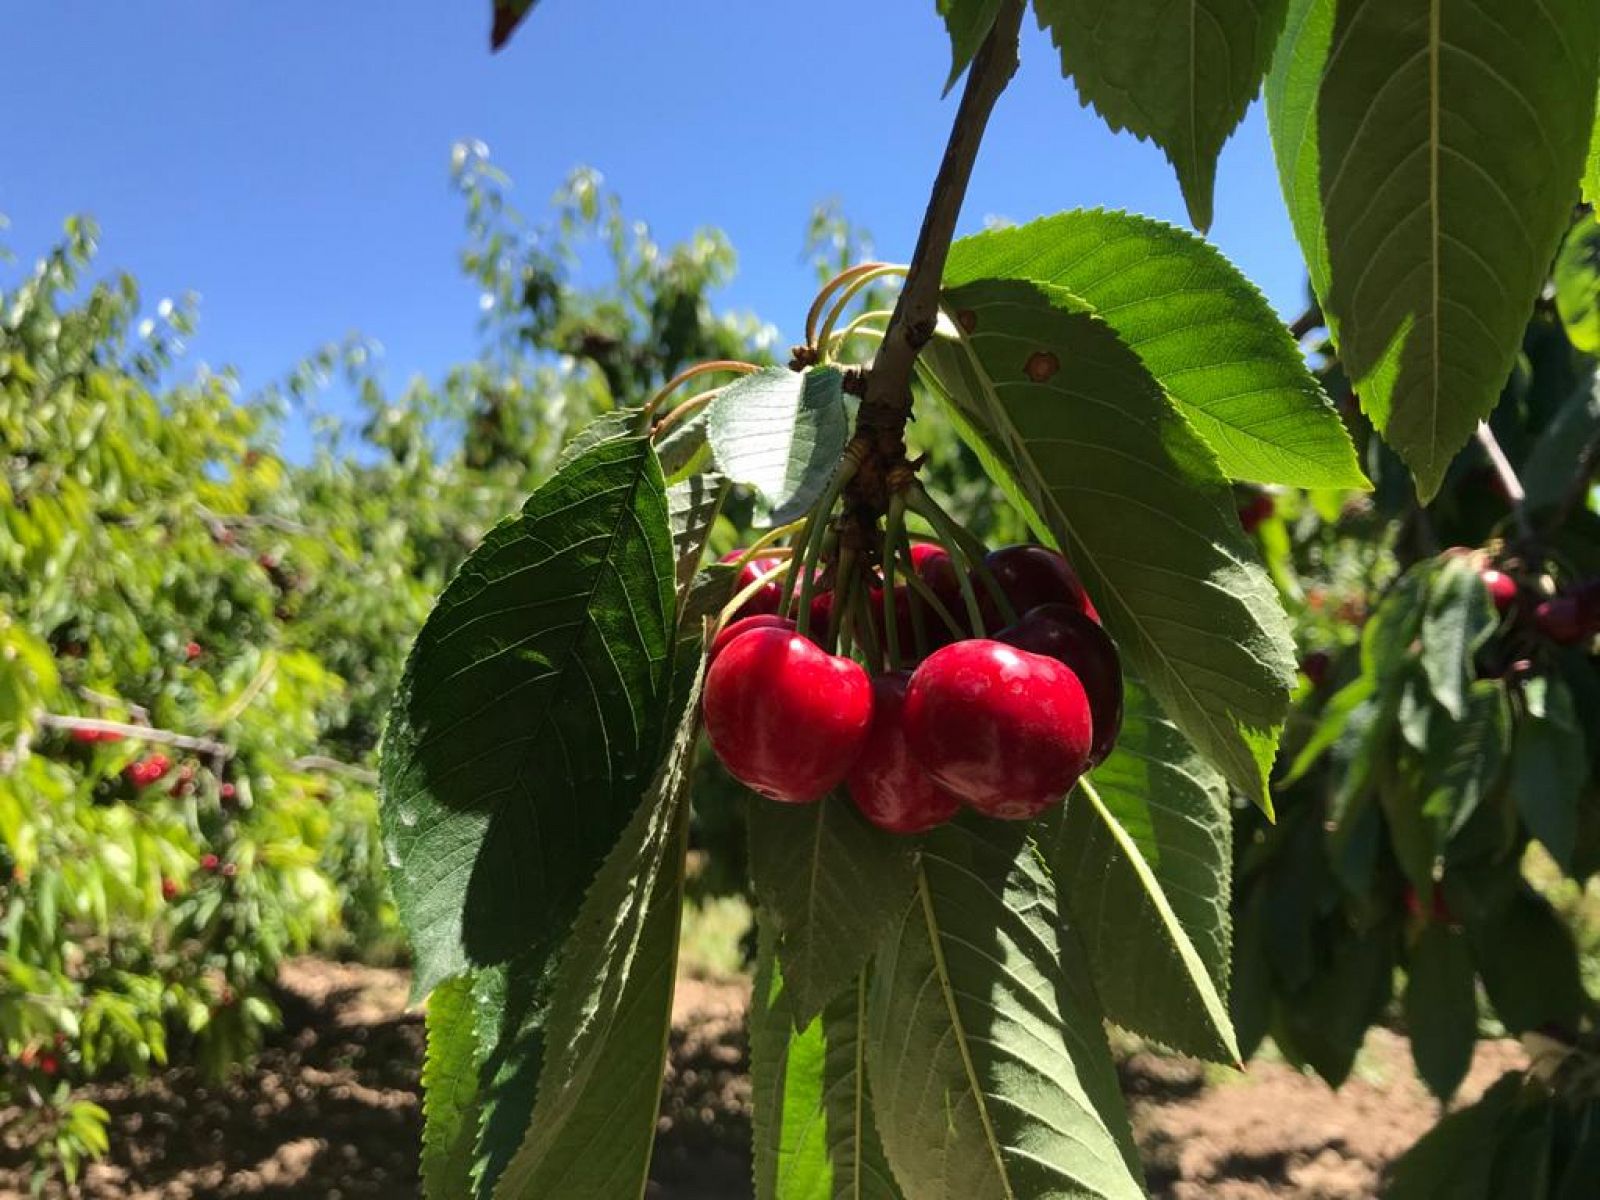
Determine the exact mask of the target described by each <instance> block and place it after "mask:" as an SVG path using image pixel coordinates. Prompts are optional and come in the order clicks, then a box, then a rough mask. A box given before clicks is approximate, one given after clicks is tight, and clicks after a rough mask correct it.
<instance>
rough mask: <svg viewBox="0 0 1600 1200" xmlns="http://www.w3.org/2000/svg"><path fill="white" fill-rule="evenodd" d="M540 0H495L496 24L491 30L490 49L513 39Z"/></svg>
mask: <svg viewBox="0 0 1600 1200" xmlns="http://www.w3.org/2000/svg"><path fill="white" fill-rule="evenodd" d="M538 2H539V0H494V26H493V28H492V29H491V30H490V32H489V49H491V50H498V49H500V47H501V46H504V45H505V44H506V43H507V42H509V41H510V40H511V35H512V34H513V33H515V32H516V31H517V26H518V25H521V24H522V22H523V19H524V18H525V17H527V15H528V14H529V13H530V12H532V11H533V6H534V5H535V4H537V3H538Z"/></svg>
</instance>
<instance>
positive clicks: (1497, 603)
mask: <svg viewBox="0 0 1600 1200" xmlns="http://www.w3.org/2000/svg"><path fill="white" fill-rule="evenodd" d="M1478 578H1480V579H1482V580H1483V586H1484V587H1486V588H1488V589H1489V599H1491V600H1493V601H1494V607H1495V610H1496V611H1497V612H1505V611H1506V610H1507V609H1509V608H1510V607H1511V606H1512V605H1513V604H1515V603H1516V602H1517V582H1516V580H1514V579H1512V578H1511V576H1509V575H1507V574H1505V573H1504V572H1503V571H1497V570H1495V569H1494V568H1493V567H1486V568H1484V570H1483V571H1482V572H1480V573H1479V575H1478Z"/></svg>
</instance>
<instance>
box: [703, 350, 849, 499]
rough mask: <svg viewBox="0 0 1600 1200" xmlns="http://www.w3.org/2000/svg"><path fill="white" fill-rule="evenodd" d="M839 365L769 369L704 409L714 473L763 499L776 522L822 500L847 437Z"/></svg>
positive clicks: (731, 388) (736, 383) (728, 389)
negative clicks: (824, 489) (750, 489)
mask: <svg viewBox="0 0 1600 1200" xmlns="http://www.w3.org/2000/svg"><path fill="white" fill-rule="evenodd" d="M843 381H844V376H843V375H841V374H840V372H839V370H838V368H837V367H817V368H814V369H811V370H807V371H790V370H787V369H786V368H783V367H767V368H766V369H764V370H761V371H757V372H755V373H754V374H751V375H746V376H744V377H743V378H741V379H738V380H736V381H734V382H733V383H731V384H729V385H728V386H727V387H726V388H724V389H723V390H722V392H721V393H720V394H719V395H718V396H717V398H716V399H715V400H713V401H712V402H711V404H710V405H709V406H708V407H707V409H706V433H707V435H708V436H709V437H710V439H711V453H712V456H713V458H714V459H715V460H716V464H717V469H718V470H720V471H721V472H722V473H723V474H724V475H726V476H727V477H728V478H729V479H731V480H733V481H734V482H735V483H747V484H749V485H750V486H751V487H753V488H755V489H756V490H757V491H758V492H760V493H761V496H762V498H763V499H764V500H765V501H766V503H767V506H768V507H769V508H770V509H771V510H772V521H773V523H774V524H782V523H783V522H785V521H792V520H794V519H795V518H796V517H798V516H800V515H801V514H802V513H804V512H805V511H806V509H808V508H809V507H810V506H811V504H812V503H813V502H814V501H815V500H816V499H817V498H818V497H819V496H821V495H822V490H823V488H824V487H825V486H826V485H827V482H828V479H829V478H830V477H831V476H832V474H833V472H834V469H835V468H836V467H838V465H839V458H840V456H841V455H842V454H843V453H844V445H845V439H846V438H847V437H848V436H849V419H848V417H847V416H846V413H845V407H844V389H843V386H842V385H843Z"/></svg>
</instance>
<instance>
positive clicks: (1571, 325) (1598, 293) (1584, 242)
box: [1555, 221, 1600, 354]
mask: <svg viewBox="0 0 1600 1200" xmlns="http://www.w3.org/2000/svg"><path fill="white" fill-rule="evenodd" d="M1555 286H1556V312H1558V313H1559V314H1560V315H1561V323H1562V324H1563V325H1564V326H1566V330H1567V337H1568V338H1569V339H1570V340H1571V341H1572V344H1573V345H1574V346H1576V347H1577V348H1578V349H1579V350H1582V351H1583V352H1584V353H1585V354H1596V353H1600V221H1578V222H1576V223H1575V224H1574V225H1573V226H1572V228H1571V229H1570V230H1568V231H1567V237H1566V240H1565V241H1564V242H1563V243H1562V244H1561V253H1560V254H1559V255H1557V256H1556V267H1555Z"/></svg>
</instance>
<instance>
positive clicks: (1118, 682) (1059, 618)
mask: <svg viewBox="0 0 1600 1200" xmlns="http://www.w3.org/2000/svg"><path fill="white" fill-rule="evenodd" d="M995 640H996V641H997V642H1005V643H1006V644H1007V645H1010V646H1016V647H1018V648H1019V649H1022V650H1028V651H1031V652H1032V653H1034V654H1043V655H1044V656H1045V657H1047V658H1053V659H1055V660H1056V661H1057V662H1060V663H1064V664H1066V665H1067V666H1068V667H1070V668H1071V669H1072V673H1073V674H1074V675H1076V676H1077V677H1078V682H1079V683H1081V684H1083V690H1084V693H1085V694H1086V695H1087V696H1088V697H1089V713H1090V715H1091V716H1092V717H1093V719H1094V739H1093V742H1092V743H1091V746H1090V750H1089V765H1090V766H1098V765H1099V764H1100V763H1102V762H1104V761H1105V758H1106V755H1108V754H1110V753H1111V749H1112V747H1113V746H1115V745H1116V744H1117V734H1118V733H1120V732H1121V731H1122V662H1121V659H1120V658H1119V657H1118V655H1117V646H1116V643H1115V642H1113V641H1112V640H1111V635H1110V634H1108V633H1106V631H1105V630H1104V629H1102V628H1101V627H1100V623H1099V622H1098V621H1092V620H1090V619H1089V618H1088V617H1087V616H1085V615H1084V614H1083V613H1081V612H1079V611H1078V610H1077V609H1075V608H1073V607H1072V606H1071V605H1068V604H1041V605H1040V606H1039V607H1038V608H1030V609H1029V610H1028V611H1027V612H1026V613H1025V614H1024V615H1023V617H1022V619H1021V620H1020V621H1018V622H1017V623H1016V624H1015V625H1012V626H1010V627H1008V628H1006V629H1002V630H1001V631H1000V632H999V633H997V634H995Z"/></svg>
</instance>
